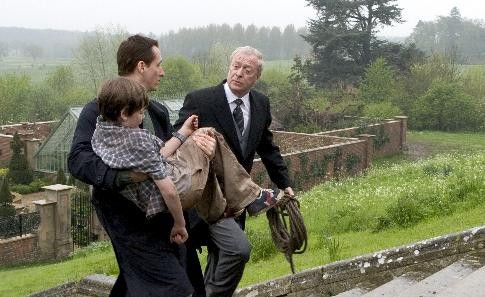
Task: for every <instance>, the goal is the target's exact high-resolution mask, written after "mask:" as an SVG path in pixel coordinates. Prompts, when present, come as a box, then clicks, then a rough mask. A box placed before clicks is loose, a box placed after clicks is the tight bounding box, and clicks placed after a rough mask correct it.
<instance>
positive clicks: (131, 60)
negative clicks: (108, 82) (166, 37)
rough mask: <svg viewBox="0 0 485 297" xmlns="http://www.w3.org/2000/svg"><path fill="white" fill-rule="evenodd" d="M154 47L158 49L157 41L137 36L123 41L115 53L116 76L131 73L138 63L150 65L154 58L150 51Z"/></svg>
mask: <svg viewBox="0 0 485 297" xmlns="http://www.w3.org/2000/svg"><path fill="white" fill-rule="evenodd" d="M154 46H156V47H158V41H156V40H155V39H152V38H149V37H145V36H142V35H139V34H137V35H133V36H130V37H128V39H126V40H123V42H121V44H120V46H119V47H118V52H117V53H116V62H117V63H118V75H120V76H123V75H128V74H130V73H132V72H133V70H135V67H136V65H137V64H138V62H140V61H143V62H145V64H147V65H150V64H151V63H152V61H153V59H154V58H155V57H154V55H153V51H152V48H153V47H154Z"/></svg>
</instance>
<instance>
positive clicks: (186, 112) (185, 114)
mask: <svg viewBox="0 0 485 297" xmlns="http://www.w3.org/2000/svg"><path fill="white" fill-rule="evenodd" d="M196 103H197V100H196V98H194V96H193V95H192V94H188V95H187V96H185V100H184V105H183V106H182V108H181V109H180V110H179V118H178V119H177V121H176V122H175V124H174V125H173V127H174V128H175V130H178V129H180V127H182V125H183V124H184V122H185V120H187V119H188V118H189V117H190V116H191V115H193V114H199V108H198V105H197V104H196Z"/></svg>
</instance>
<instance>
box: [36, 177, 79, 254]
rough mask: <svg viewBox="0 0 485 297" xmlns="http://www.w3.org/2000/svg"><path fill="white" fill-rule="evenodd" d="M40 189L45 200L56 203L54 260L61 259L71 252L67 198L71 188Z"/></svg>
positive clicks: (55, 186) (69, 203)
mask: <svg viewBox="0 0 485 297" xmlns="http://www.w3.org/2000/svg"><path fill="white" fill-rule="evenodd" d="M42 188H43V189H44V190H45V193H46V197H47V200H49V201H55V202H57V203H56V205H55V209H56V221H55V230H56V239H55V258H56V259H63V258H65V257H67V256H69V254H70V253H71V251H72V235H71V199H70V196H69V195H70V192H71V189H72V187H71V186H65V185H59V184H56V185H51V186H46V187H42Z"/></svg>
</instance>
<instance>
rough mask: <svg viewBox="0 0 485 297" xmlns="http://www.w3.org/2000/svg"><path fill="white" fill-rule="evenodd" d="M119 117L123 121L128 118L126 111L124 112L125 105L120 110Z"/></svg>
mask: <svg viewBox="0 0 485 297" xmlns="http://www.w3.org/2000/svg"><path fill="white" fill-rule="evenodd" d="M120 119H121V120H122V121H123V122H124V121H126V120H127V119H128V113H127V112H126V107H125V108H123V109H122V110H121V113H120Z"/></svg>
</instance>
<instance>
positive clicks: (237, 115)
mask: <svg viewBox="0 0 485 297" xmlns="http://www.w3.org/2000/svg"><path fill="white" fill-rule="evenodd" d="M234 102H235V103H236V105H237V106H236V108H234V110H233V111H232V116H233V117H234V121H235V122H236V126H237V128H238V129H239V132H240V133H241V135H242V134H243V130H244V116H243V112H242V109H241V104H243V101H242V100H241V99H239V98H238V99H236V100H235V101H234Z"/></svg>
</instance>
